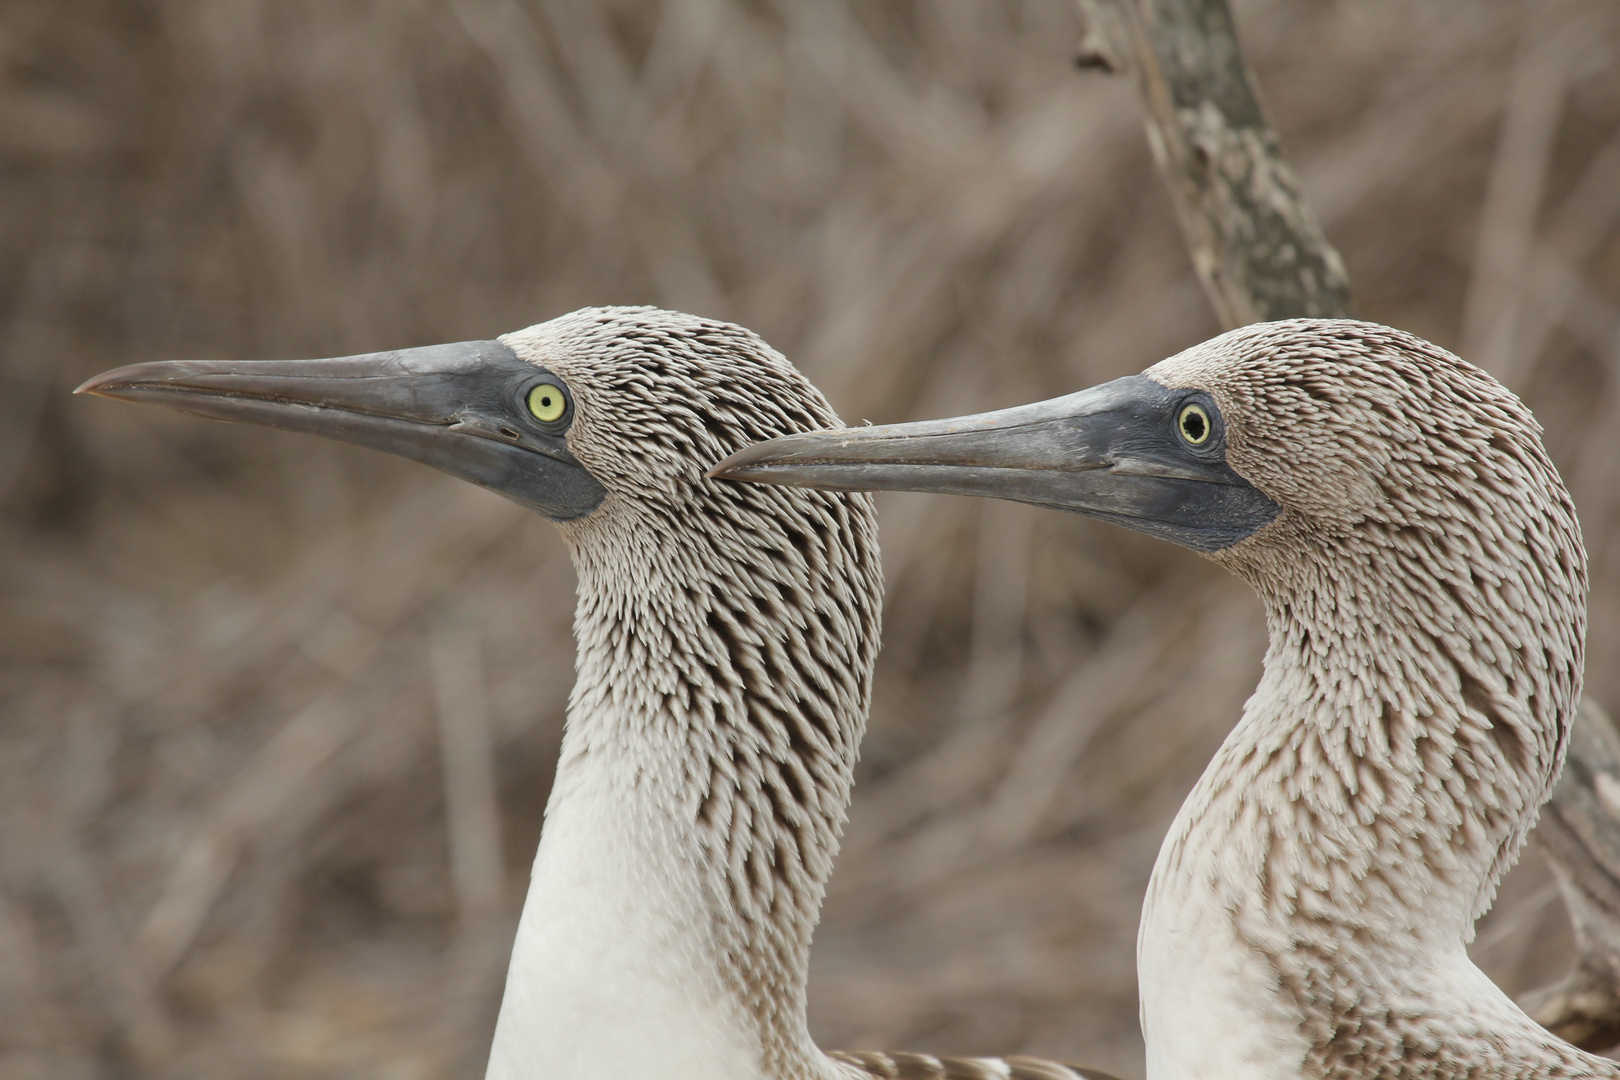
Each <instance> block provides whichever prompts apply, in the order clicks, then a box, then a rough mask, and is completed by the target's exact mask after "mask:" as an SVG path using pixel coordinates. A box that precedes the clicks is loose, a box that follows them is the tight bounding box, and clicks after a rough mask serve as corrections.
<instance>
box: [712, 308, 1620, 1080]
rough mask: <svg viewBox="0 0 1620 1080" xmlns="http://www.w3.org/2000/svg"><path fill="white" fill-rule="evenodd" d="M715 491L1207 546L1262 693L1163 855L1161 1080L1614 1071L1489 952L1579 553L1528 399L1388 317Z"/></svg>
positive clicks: (1149, 925)
mask: <svg viewBox="0 0 1620 1080" xmlns="http://www.w3.org/2000/svg"><path fill="white" fill-rule="evenodd" d="M713 475H715V476H717V477H728V478H734V479H742V480H751V481H755V482H762V483H770V484H802V485H810V486H815V487H820V488H829V489H839V490H910V491H937V492H951V493H958V494H969V495H982V496H991V497H997V498H1007V499H1013V500H1017V501H1022V502H1029V503H1035V504H1039V505H1043V506H1050V507H1055V508H1060V509H1065V510H1071V511H1076V512H1078V513H1081V514H1085V515H1087V516H1091V517H1095V518H1100V519H1102V520H1106V521H1112V522H1116V523H1118V524H1121V525H1125V526H1128V527H1130V528H1134V529H1138V530H1140V531H1143V532H1146V533H1150V534H1152V535H1155V536H1159V537H1163V538H1165V539H1168V540H1172V541H1174V542H1176V543H1179V544H1182V545H1184V546H1186V547H1190V548H1193V549H1195V550H1197V551H1200V552H1202V553H1204V554H1206V555H1208V556H1209V557H1211V558H1213V559H1215V560H1216V561H1218V562H1220V563H1222V564H1224V565H1225V566H1227V567H1228V568H1230V569H1231V570H1233V571H1235V572H1236V573H1237V574H1239V575H1240V576H1241V577H1243V578H1244V579H1245V580H1247V581H1248V582H1249V583H1250V584H1251V585H1252V586H1253V587H1254V588H1255V590H1256V592H1257V593H1258V594H1259V595H1260V597H1261V599H1262V601H1263V602H1264V604H1265V607H1266V613H1267V624H1268V629H1269V636H1270V644H1269V648H1268V650H1267V654H1266V659H1265V666H1264V671H1263V674H1262V677H1261V681H1260V685H1259V687H1258V688H1257V689H1256V691H1255V693H1254V695H1253V697H1251V698H1250V699H1249V701H1248V703H1247V704H1246V705H1245V707H1244V713H1243V716H1242V718H1241V719H1240V721H1239V722H1238V724H1237V726H1236V728H1235V729H1234V730H1233V732H1232V733H1231V735H1230V736H1229V737H1228V739H1227V740H1226V743H1225V744H1224V745H1223V746H1222V747H1221V749H1220V751H1219V753H1218V754H1217V755H1216V758H1215V760H1214V762H1213V763H1212V764H1211V765H1210V767H1209V769H1208V770H1207V771H1206V772H1205V774H1204V776H1203V778H1202V779H1201V780H1200V781H1199V783H1198V785H1197V786H1196V787H1195V788H1194V790H1193V792H1192V793H1191V795H1190V796H1189V797H1188V799H1187V802H1186V803H1185V804H1184V805H1183V807H1182V810H1181V813H1180V815H1179V816H1178V817H1177V819H1176V822H1175V824H1174V825H1173V826H1172V828H1171V830H1170V832H1169V835H1168V836H1167V838H1166V840H1165V844H1164V847H1163V849H1162V850H1161V852H1160V855H1159V859H1158V862H1157V864H1156V866H1155V869H1154V874H1153V880H1152V883H1151V885H1150V887H1149V891H1148V897H1147V901H1146V904H1145V907H1144V910H1143V919H1142V929H1141V937H1140V941H1139V950H1138V959H1139V972H1138V974H1139V978H1140V981H1141V993H1142V1016H1143V1025H1144V1033H1145V1034H1146V1036H1147V1042H1148V1075H1149V1077H1150V1078H1158V1077H1172V1076H1173V1077H1177V1078H1178V1080H1186V1078H1196V1077H1206V1076H1207V1077H1220V1076H1230V1075H1253V1076H1266V1077H1273V1076H1275V1077H1284V1076H1289V1077H1298V1076H1307V1077H1326V1076H1334V1077H1373V1076H1395V1075H1400V1076H1418V1075H1425V1076H1426V1075H1464V1074H1466V1075H1480V1076H1488V1077H1493V1078H1495V1077H1508V1076H1514V1077H1535V1078H1542V1077H1552V1076H1562V1075H1577V1074H1578V1075H1605V1076H1607V1075H1616V1074H1615V1072H1614V1071H1613V1067H1612V1065H1611V1064H1610V1063H1600V1062H1599V1061H1598V1059H1596V1058H1592V1057H1590V1056H1589V1055H1584V1054H1581V1053H1580V1052H1579V1051H1577V1050H1575V1049H1574V1048H1572V1047H1569V1046H1567V1045H1566V1044H1563V1043H1560V1042H1559V1041H1558V1040H1556V1039H1555V1038H1553V1037H1552V1036H1551V1035H1548V1034H1547V1033H1546V1032H1545V1031H1543V1030H1542V1029H1540V1028H1539V1027H1537V1026H1536V1025H1535V1024H1534V1023H1533V1022H1531V1021H1530V1020H1529V1019H1528V1018H1527V1017H1525V1016H1524V1014H1523V1013H1522V1012H1521V1011H1519V1010H1518V1009H1517V1008H1516V1007H1515V1006H1514V1005H1513V1004H1512V1003H1511V1002H1510V1001H1509V1000H1508V999H1507V998H1506V997H1505V996H1504V995H1503V994H1501V992H1500V991H1499V990H1497V989H1496V988H1495V987H1494V986H1493V985H1492V984H1491V983H1490V982H1489V980H1488V979H1486V978H1485V977H1484V976H1483V975H1482V974H1481V973H1480V972H1479V971H1478V970H1477V968H1475V967H1474V966H1473V965H1472V964H1471V963H1470V962H1469V960H1468V958H1467V954H1466V952H1465V948H1464V947H1465V944H1466V942H1467V941H1468V940H1469V939H1470V938H1471V936H1472V926H1473V922H1474V920H1475V919H1476V918H1477V917H1478V916H1479V915H1480V914H1481V913H1482V912H1483V911H1484V910H1485V909H1486V908H1487V907H1488V906H1489V904H1490V901H1491V899H1492V897H1493V895H1494V891H1495V886H1496V882H1497V880H1498V879H1499V877H1500V875H1501V874H1502V872H1503V871H1504V870H1505V869H1506V868H1507V867H1509V866H1511V865H1512V864H1513V862H1514V861H1515V860H1516V858H1517V856H1518V853H1519V851H1520V850H1521V848H1522V845H1523V841H1524V838H1525V836H1526V834H1527V833H1528V831H1529V830H1530V828H1531V827H1532V826H1533V825H1534V824H1535V820H1536V815H1537V811H1538V808H1539V807H1540V805H1541V804H1542V803H1543V802H1544V801H1545V800H1546V798H1547V796H1548V794H1549V793H1550V791H1551V787H1552V783H1553V780H1554V778H1555V777H1556V775H1557V771H1558V769H1559V767H1560V765H1561V764H1562V760H1563V755H1564V750H1565V747H1566V745H1567V739H1568V732H1569V724H1570V721H1571V719H1572V717H1573V715H1574V710H1575V706H1576V703H1577V701H1578V699H1579V696H1580V687H1581V674H1582V660H1583V650H1584V634H1585V625H1586V561H1585V553H1584V551H1583V548H1582V544H1581V535H1580V527H1579V524H1578V523H1577V521H1576V517H1575V510H1574V507H1573V505H1572V503H1571V500H1570V498H1569V495H1568V492H1567V491H1566V489H1565V487H1564V484H1563V482H1562V481H1561V480H1560V478H1559V476H1558V472H1557V470H1556V469H1555V468H1554V466H1553V464H1552V462H1551V461H1550V459H1549V458H1548V456H1547V453H1546V451H1545V449H1544V447H1543V445H1542V441H1541V428H1540V426H1539V425H1538V424H1537V422H1536V420H1535V418H1534V417H1533V416H1532V415H1531V414H1530V412H1529V410H1528V409H1526V408H1525V407H1524V405H1523V404H1522V403H1521V402H1520V401H1519V400H1518V399H1517V398H1516V397H1515V396H1514V395H1513V394H1512V393H1510V392H1509V391H1508V390H1507V389H1505V388H1504V387H1502V386H1501V385H1500V384H1499V383H1497V382H1496V381H1495V380H1494V379H1492V378H1491V377H1490V376H1489V375H1488V374H1486V373H1485V372H1483V371H1481V370H1479V369H1477V368H1475V367H1473V366H1471V365H1469V364H1467V363H1465V362H1463V361H1462V360H1460V359H1458V358H1457V357H1455V356H1453V355H1451V354H1450V353H1448V352H1446V351H1445V350H1443V349H1440V348H1438V347H1437V346H1434V345H1432V344H1430V343H1428V342H1425V341H1422V340H1420V339H1418V338H1415V337H1413V336H1411V335H1409V334H1405V333H1402V332H1400V331H1397V330H1393V329H1390V328H1388V327H1383V326H1377V325H1374V324H1370V323H1361V322H1352V321H1342V320H1291V321H1287V322H1278V323H1266V324H1257V325H1254V326H1248V327H1244V328H1242V329H1239V330H1234V331H1232V332H1230V333H1227V334H1223V335H1221V336H1220V337H1217V338H1214V339H1213V340H1211V341H1208V342H1205V343H1203V344H1201V345H1198V346H1196V347H1194V348H1191V349H1188V350H1187V351H1185V352H1183V353H1181V354H1179V355H1177V356H1174V357H1171V358H1169V359H1167V360H1164V361H1162V362H1161V363H1158V364H1156V365H1154V366H1153V367H1150V368H1148V369H1147V370H1146V371H1144V372H1143V373H1142V374H1141V375H1135V376H1130V377H1127V378H1123V379H1118V380H1115V381H1113V382H1110V383H1106V384H1104V385H1102V386H1099V387H1096V388H1094V389H1092V390H1087V391H1083V392H1081V393H1078V394H1071V395H1068V396H1067V397H1061V398H1056V399H1054V400H1051V401H1046V402H1041V403H1038V404H1034V405H1026V406H1020V407H1017V408H1011V409H1005V410H1001V411H999V412H991V413H984V414H979V415H975V416H966V417H960V418H956V419H951V420H939V421H928V422H924V423H914V424H895V425H887V426H879V427H866V428H856V429H841V430H836V431H828V432H817V433H810V434H795V435H789V436H784V437H780V438H778V439H775V440H773V441H771V442H768V443H764V444H762V445H760V446H756V447H751V448H749V449H747V450H744V451H742V452H741V453H739V454H736V455H733V456H732V457H731V458H729V459H727V460H726V461H724V462H722V463H721V464H720V465H719V466H717V467H716V469H715V470H714V473H713Z"/></svg>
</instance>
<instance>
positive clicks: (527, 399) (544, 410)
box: [523, 382, 569, 427]
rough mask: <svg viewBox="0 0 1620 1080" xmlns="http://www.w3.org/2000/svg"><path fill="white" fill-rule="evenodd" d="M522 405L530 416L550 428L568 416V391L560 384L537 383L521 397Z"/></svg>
mask: <svg viewBox="0 0 1620 1080" xmlns="http://www.w3.org/2000/svg"><path fill="white" fill-rule="evenodd" d="M523 404H524V405H525V406H526V407H527V408H528V410H529V415H530V416H532V417H534V419H535V420H537V421H539V422H540V423H542V424H545V425H546V426H547V427H551V426H554V425H556V424H558V423H559V422H561V421H563V420H564V419H566V418H567V416H568V409H569V401H568V391H566V390H564V389H563V387H562V385H561V384H560V383H555V382H538V383H535V384H534V385H533V386H531V387H529V389H528V391H527V392H526V393H525V394H524V395H523Z"/></svg>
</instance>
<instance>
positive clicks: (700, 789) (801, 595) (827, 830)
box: [489, 485, 882, 1080]
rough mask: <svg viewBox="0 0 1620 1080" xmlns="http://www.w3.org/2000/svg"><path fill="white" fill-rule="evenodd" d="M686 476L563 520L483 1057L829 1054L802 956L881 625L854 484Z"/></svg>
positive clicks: (716, 1075) (838, 823)
mask: <svg viewBox="0 0 1620 1080" xmlns="http://www.w3.org/2000/svg"><path fill="white" fill-rule="evenodd" d="M689 495H690V497H689V498H688V497H687V496H685V495H683V496H681V498H682V499H685V500H686V504H685V505H683V506H680V507H679V508H678V509H675V510H672V509H671V507H669V506H660V505H658V504H656V503H652V502H639V501H634V500H613V501H612V502H611V504H610V505H604V507H603V508H602V510H601V511H598V512H597V513H596V514H594V515H592V516H591V517H589V518H587V519H584V520H582V521H580V522H577V523H574V524H572V525H569V526H566V527H565V530H564V531H565V533H566V534H567V535H568V539H569V542H570V546H571V548H572V550H573V554H574V563H575V567H576V570H577V572H578V575H579V603H578V608H577V613H576V618H575V635H576V638H577V641H578V647H579V654H578V665H577V666H578V679H577V683H576V686H575V689H574V693H573V696H572V698H571V700H570V703H569V714H568V723H567V730H566V734H565V737H564V741H563V747H562V754H561V758H560V761H559V764H558V769H557V778H556V782H555V787H554V789H553V791H552V795H551V800H550V804H549V806H548V808H547V814H546V825H545V830H544V833H543V836H542V839H541V844H540V851H539V855H538V857H537V859H536V861H535V867H534V876H533V880H532V883H531V885H530V889H529V894H528V900H527V902H526V904H525V907H524V912H523V917H522V921H521V924H520V926H519V929H518V936H517V941H516V944H515V947H514V951H513V957H512V964H511V969H510V973H509V975H508V981H507V991H506V996H505V998H504V1000H503V1002H502V1007H501V1015H500V1020H499V1023H498V1026H497V1029H496V1035H495V1042H494V1046H493V1048H492V1051H491V1058H490V1066H489V1076H490V1077H492V1078H500V1080H515V1078H518V1077H523V1078H529V1077H545V1078H547V1080H570V1078H576V1077H577V1078H580V1080H586V1078H590V1080H597V1078H601V1077H624V1078H630V1077H634V1076H648V1077H653V1076H656V1077H659V1078H660V1080H668V1078H681V1080H686V1078H691V1080H699V1078H702V1080H731V1078H737V1080H741V1078H747V1080H755V1078H783V1080H787V1078H795V1080H797V1078H811V1077H828V1076H837V1075H842V1072H840V1071H839V1067H838V1066H836V1065H835V1064H834V1063H832V1062H831V1061H830V1060H829V1059H828V1058H826V1057H825V1056H824V1055H822V1054H821V1053H820V1052H819V1051H818V1050H816V1048H815V1046H814V1045H813V1044H812V1043H811V1041H810V1037H809V1033H808V1031H807V1029H806V1025H805V977H806V966H807V962H808V953H809V947H810V939H811V933H812V931H813V929H814V927H815V924H816V920H817V917H818V914H819V909H820V905H821V900H822V896H823V893H824V890H825V884H826V880H827V877H828V875H829V873H830V872H831V869H832V862H833V856H834V855H835V853H836V850H837V846H838V837H839V832H840V830H841V828H842V824H843V821H844V813H845V807H846V805H847V803H848V799H849V791H850V785H851V782H852V773H853V767H854V763H855V759H856V754H857V749H858V746H859V741H860V737H861V734H862V731H863V728H864V724H865V717H866V710H867V705H868V697H869V689H870V680H871V670H872V664H873V661H874V658H875V653H876V648H877V641H878V626H877V621H878V618H879V605H880V601H881V593H882V585H881V579H880V573H879V569H878V563H877V554H876V525H875V519H874V517H873V511H872V506H871V501H870V497H869V496H861V495H855V496H850V495H833V494H827V493H822V492H801V491H777V490H768V489H751V488H742V487H740V486H720V485H712V486H710V487H707V488H703V487H699V486H696V485H694V486H693V487H692V488H691V489H690V492H689Z"/></svg>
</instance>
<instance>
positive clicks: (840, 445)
mask: <svg viewBox="0 0 1620 1080" xmlns="http://www.w3.org/2000/svg"><path fill="white" fill-rule="evenodd" d="M709 475H710V476H714V477H722V478H725V479H730V480H749V481H753V482H755V483H764V484H788V485H793V486H798V487H814V488H828V489H831V490H837V491H933V492H944V493H948V494H955V495H983V496H990V497H992V498H998V499H1011V500H1013V501H1015V502H1025V503H1034V504H1036V505H1038V506H1049V507H1054V508H1057V509H1062V510H1072V511H1076V512H1078V513H1081V514H1085V515H1086V516H1088V517H1094V518H1101V519H1102V520H1104V521H1112V522H1115V523H1116V524H1120V525H1124V526H1126V527H1128V528H1132V529H1136V530H1138V531H1140V532H1145V533H1148V534H1150V535H1153V536H1158V537H1162V538H1163V539H1166V540H1170V541H1173V542H1175V543H1177V544H1181V545H1183V546H1185V547H1190V548H1194V549H1196V550H1199V551H1217V550H1219V549H1221V548H1224V547H1228V546H1230V545H1232V544H1235V543H1237V542H1238V541H1239V540H1242V539H1243V538H1244V537H1246V536H1249V535H1250V534H1252V533H1254V532H1255V531H1257V530H1258V529H1260V528H1261V527H1262V526H1264V525H1266V524H1267V523H1269V522H1270V521H1271V520H1272V519H1273V518H1275V517H1276V516H1277V514H1278V512H1279V510H1280V507H1279V506H1278V505H1277V504H1276V503H1275V502H1273V501H1272V500H1271V499H1269V498H1268V497H1266V495H1264V494H1263V493H1262V492H1260V491H1259V490H1257V489H1256V488H1255V487H1254V486H1253V485H1252V484H1250V483H1249V482H1248V481H1247V480H1245V479H1244V478H1243V477H1242V476H1240V475H1238V473H1237V472H1236V471H1234V470H1233V469H1232V467H1231V466H1230V465H1229V464H1227V461H1226V430H1225V423H1224V420H1223V419H1222V417H1221V413H1220V409H1219V408H1218V406H1217V405H1216V403H1215V401H1214V400H1213V399H1212V398H1211V397H1210V396H1209V395H1208V394H1205V393H1202V392H1200V391H1187V390H1171V389H1168V388H1166V387H1164V386H1161V385H1159V384H1158V383H1156V382H1154V381H1153V380H1152V379H1149V378H1147V377H1146V376H1143V375H1131V376H1128V377H1126V378H1123V379H1115V380H1114V381H1113V382H1109V383H1104V384H1102V385H1101V386H1095V387H1092V388H1091V389H1089V390H1082V391H1081V392H1079V393H1077V394H1069V395H1067V396H1065V397H1060V398H1053V399H1052V400H1050V401H1042V402H1037V403H1036V404H1033V405H1021V406H1018V407H1016V408H1011V409H1002V410H1000V411H999V412H988V413H979V414H977V415H974V416H962V417H956V418H954V419H950V420H929V421H924V422H921V423H913V424H889V425H884V426H877V427H864V428H849V429H844V430H838V431H821V432H811V433H809V434H804V435H787V436H783V437H782V438H777V439H771V440H770V441H768V442H762V443H759V444H757V445H754V446H751V447H749V448H747V449H746V450H742V451H740V452H738V453H736V454H733V455H732V456H731V457H729V458H727V459H726V460H724V461H722V462H720V464H719V465H717V466H715V467H714V469H713V470H711V471H710V473H709Z"/></svg>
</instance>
